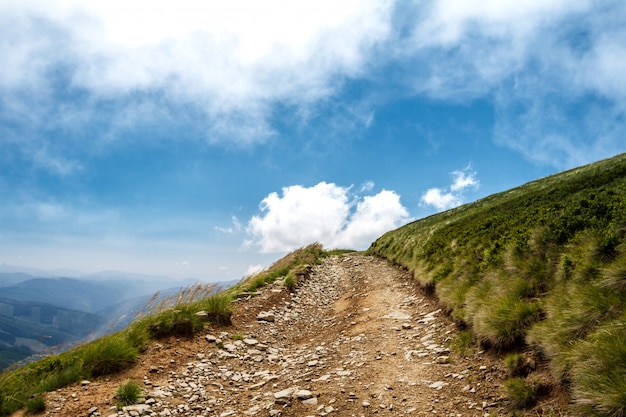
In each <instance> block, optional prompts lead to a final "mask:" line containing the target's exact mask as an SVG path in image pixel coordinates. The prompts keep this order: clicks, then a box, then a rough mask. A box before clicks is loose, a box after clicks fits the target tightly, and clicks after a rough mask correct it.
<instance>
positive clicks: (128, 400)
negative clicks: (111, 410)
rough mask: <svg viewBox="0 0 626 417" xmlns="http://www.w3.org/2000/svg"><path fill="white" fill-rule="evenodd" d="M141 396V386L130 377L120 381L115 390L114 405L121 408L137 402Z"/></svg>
mask: <svg viewBox="0 0 626 417" xmlns="http://www.w3.org/2000/svg"><path fill="white" fill-rule="evenodd" d="M140 397H141V387H140V386H139V384H138V383H137V382H135V381H133V380H132V379H129V380H127V381H126V382H123V383H121V384H120V385H119V386H118V387H117V391H115V400H116V406H117V408H118V410H119V409H121V408H122V407H124V406H127V405H133V404H137V403H138V402H139V398H140Z"/></svg>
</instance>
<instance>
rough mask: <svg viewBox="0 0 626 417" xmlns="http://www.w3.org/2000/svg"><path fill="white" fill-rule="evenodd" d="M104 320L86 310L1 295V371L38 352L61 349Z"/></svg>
mask: <svg viewBox="0 0 626 417" xmlns="http://www.w3.org/2000/svg"><path fill="white" fill-rule="evenodd" d="M103 323H104V319H103V318H102V317H101V316H97V315H95V314H90V313H85V312H83V311H77V310H69V309H64V308H59V307H56V306H53V305H50V304H41V303H31V302H20V301H15V300H8V299H3V298H0V370H1V369H4V368H5V367H7V366H9V365H11V364H12V363H14V362H17V361H20V360H22V359H25V358H27V357H29V356H31V355H33V354H35V353H39V352H49V353H50V352H55V351H59V350H60V346H63V345H67V344H71V343H72V342H76V341H80V340H83V339H85V338H86V337H87V336H88V335H89V334H90V333H91V332H93V331H94V329H98V328H100V327H101V326H102V324H103ZM67 347H69V345H68V346H66V348H67Z"/></svg>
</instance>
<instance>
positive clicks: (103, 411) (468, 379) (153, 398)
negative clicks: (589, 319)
mask: <svg viewBox="0 0 626 417" xmlns="http://www.w3.org/2000/svg"><path fill="white" fill-rule="evenodd" d="M236 303H237V306H236V312H235V314H234V315H233V318H232V321H233V324H232V326H228V327H219V328H218V327H211V326H208V327H207V328H206V331H205V332H204V333H202V334H199V335H197V336H196V337H195V338H193V339H190V340H186V339H180V340H177V339H171V340H165V341H161V342H160V343H155V344H154V345H153V346H152V347H151V348H150V349H149V350H148V352H146V354H145V355H144V356H143V357H142V361H141V363H140V364H138V365H137V366H136V367H135V368H133V369H131V370H129V371H126V372H124V373H122V374H121V375H117V376H115V377H111V378H109V379H103V380H97V381H91V383H85V384H83V385H78V386H73V387H68V388H64V389H61V390H58V391H55V392H53V393H50V394H48V396H47V404H48V407H47V410H46V412H45V413H44V415H46V416H63V417H67V416H105V417H109V416H111V417H112V416H142V415H146V416H189V417H200V416H220V417H226V416H326V415H330V416H370V415H377V416H392V415H393V416H424V415H428V416H455V417H456V416H481V417H484V416H486V415H490V414H491V415H495V414H499V413H502V412H504V411H503V410H504V409H503V408H502V406H501V405H500V404H501V401H500V399H501V393H502V392H501V387H500V384H501V382H502V379H503V378H504V376H505V372H504V371H503V370H501V369H500V366H499V361H498V360H497V359H494V358H492V357H490V356H489V355H487V354H484V353H481V352H479V351H472V353H471V354H469V355H467V356H460V355H459V354H458V353H457V352H456V351H454V350H451V346H452V344H453V342H454V340H455V337H456V332H457V330H456V328H455V325H454V323H452V321H451V320H450V319H449V318H448V317H446V316H445V314H444V313H443V312H442V311H441V310H440V309H439V307H438V306H437V303H436V302H435V301H434V300H433V299H431V298H429V297H428V296H427V295H425V294H424V293H422V292H421V291H420V290H419V289H418V288H417V285H416V284H415V282H414V281H413V280H411V278H410V276H409V275H408V274H407V273H406V272H403V271H401V270H398V269H397V268H394V267H392V266H390V265H389V264H388V263H387V262H386V261H384V260H381V259H378V258H374V257H368V256H364V255H360V254H351V255H345V256H341V257H330V258H326V259H325V260H324V262H323V264H321V265H318V266H316V267H315V268H314V269H313V272H312V274H311V276H310V278H308V279H307V280H306V281H304V282H302V283H301V284H300V285H299V287H298V288H297V289H296V291H295V292H290V291H288V290H287V289H286V288H285V287H284V286H283V285H282V284H281V283H280V282H277V283H275V284H272V285H270V286H267V287H265V288H263V289H261V290H260V294H259V295H257V296H254V297H250V298H248V299H243V300H239V301H237V302H236ZM129 378H130V379H134V380H136V381H137V382H140V384H141V385H142V386H143V387H144V388H145V399H146V400H145V403H144V404H140V405H138V406H134V407H126V408H124V409H122V410H119V411H118V410H116V409H115V406H114V405H115V399H114V395H115V391H116V389H117V387H118V386H119V384H120V382H124V381H126V380H128V379H129Z"/></svg>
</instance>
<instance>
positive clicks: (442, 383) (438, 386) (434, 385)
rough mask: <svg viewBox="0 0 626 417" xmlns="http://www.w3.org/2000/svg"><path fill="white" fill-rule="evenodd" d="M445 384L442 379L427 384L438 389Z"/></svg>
mask: <svg viewBox="0 0 626 417" xmlns="http://www.w3.org/2000/svg"><path fill="white" fill-rule="evenodd" d="M445 385H448V384H447V383H445V382H443V381H437V382H433V383H432V384H430V385H429V386H428V388H432V389H436V390H440V389H441V388H443V387H444V386H445Z"/></svg>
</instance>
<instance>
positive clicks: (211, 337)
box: [204, 334, 217, 343]
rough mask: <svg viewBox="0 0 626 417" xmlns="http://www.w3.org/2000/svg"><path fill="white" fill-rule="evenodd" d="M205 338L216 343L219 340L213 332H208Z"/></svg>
mask: <svg viewBox="0 0 626 417" xmlns="http://www.w3.org/2000/svg"><path fill="white" fill-rule="evenodd" d="M204 338H205V339H206V341H207V342H209V343H216V342H217V337H215V336H213V335H212V334H207V335H206V336H204Z"/></svg>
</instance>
